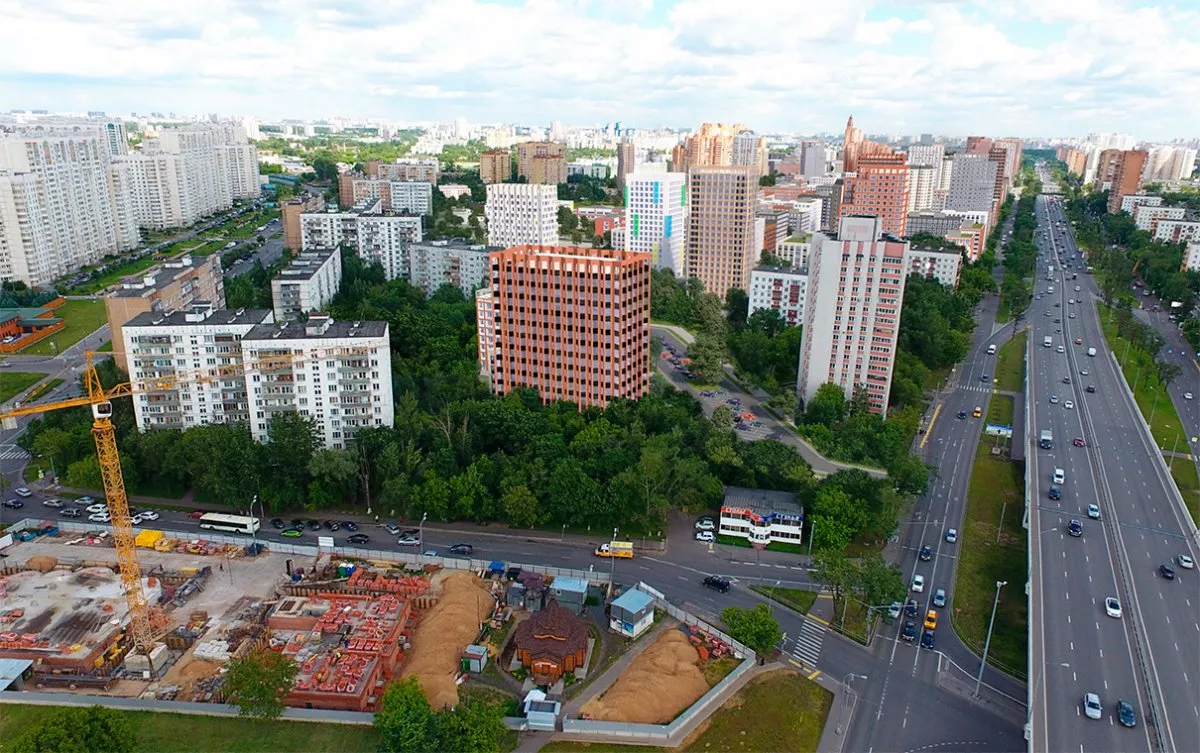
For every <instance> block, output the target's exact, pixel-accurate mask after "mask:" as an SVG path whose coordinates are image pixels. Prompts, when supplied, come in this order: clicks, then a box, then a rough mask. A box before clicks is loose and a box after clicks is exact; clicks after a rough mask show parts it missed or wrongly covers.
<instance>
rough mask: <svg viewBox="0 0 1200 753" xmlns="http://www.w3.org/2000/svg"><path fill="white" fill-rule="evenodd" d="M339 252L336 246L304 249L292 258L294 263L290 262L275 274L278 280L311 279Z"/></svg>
mask: <svg viewBox="0 0 1200 753" xmlns="http://www.w3.org/2000/svg"><path fill="white" fill-rule="evenodd" d="M336 253H339V251H338V249H336V248H322V249H313V250H309V251H302V252H300V253H299V254H297V255H296V258H295V259H292V263H291V264H288V265H287V266H286V267H284V268H283V269H282V270H280V272H279V274H278V275H276V276H275V279H276V280H309V279H312V278H313V277H315V276H316V274H317V273H318V272H320V271H321V268H322V267H324V266H325V265H326V264H327V263H328V262H329V260H330V259H332V258H333V255H334V254H336Z"/></svg>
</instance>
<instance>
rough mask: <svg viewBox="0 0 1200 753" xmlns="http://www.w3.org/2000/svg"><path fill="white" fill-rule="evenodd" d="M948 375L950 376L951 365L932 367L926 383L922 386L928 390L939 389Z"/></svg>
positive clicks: (926, 376) (926, 377)
mask: <svg viewBox="0 0 1200 753" xmlns="http://www.w3.org/2000/svg"><path fill="white" fill-rule="evenodd" d="M948 376H950V367H949V366H946V367H945V368H941V369H930V370H929V373H928V374H926V375H925V384H924V385H922V386H923V387H925V389H927V390H936V389H939V388H940V387H941V386H942V384H944V383H945V381H946V377H948Z"/></svg>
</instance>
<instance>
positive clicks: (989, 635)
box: [975, 580, 1008, 698]
mask: <svg viewBox="0 0 1200 753" xmlns="http://www.w3.org/2000/svg"><path fill="white" fill-rule="evenodd" d="M1007 585H1008V581H1006V580H998V581H996V598H995V599H994V600H993V601H992V618H991V619H990V620H988V631H987V639H986V640H984V642H983V658H982V659H981V660H980V661H979V677H978V678H977V679H976V680H975V697H976V698H978V697H979V687H980V686H981V685H982V684H983V670H984V668H985V667H987V655H988V648H989V647H990V646H991V645H992V626H994V625H995V624H996V607H997V605H999V604H1000V589H1001V588H1003V587H1004V586H1007Z"/></svg>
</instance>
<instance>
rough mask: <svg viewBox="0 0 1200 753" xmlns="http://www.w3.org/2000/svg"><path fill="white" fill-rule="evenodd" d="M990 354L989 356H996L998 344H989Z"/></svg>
mask: <svg viewBox="0 0 1200 753" xmlns="http://www.w3.org/2000/svg"><path fill="white" fill-rule="evenodd" d="M988 355H989V356H994V355H996V346H995V345H989V346H988Z"/></svg>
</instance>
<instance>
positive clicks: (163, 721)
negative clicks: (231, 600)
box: [0, 703, 379, 753]
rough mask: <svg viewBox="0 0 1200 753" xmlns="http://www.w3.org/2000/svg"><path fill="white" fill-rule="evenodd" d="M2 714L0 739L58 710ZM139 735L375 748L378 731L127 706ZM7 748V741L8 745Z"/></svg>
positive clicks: (161, 740) (307, 748) (170, 744)
mask: <svg viewBox="0 0 1200 753" xmlns="http://www.w3.org/2000/svg"><path fill="white" fill-rule="evenodd" d="M2 708H3V710H4V713H0V740H5V741H8V740H11V739H12V738H13V737H14V736H16V735H18V734H20V732H21V731H22V730H24V729H25V728H26V727H28V726H29V725H31V724H34V723H36V722H37V721H39V720H40V719H42V718H44V717H45V716H47V715H49V714H50V713H52V712H53V711H54V710H55V707H53V706H26V705H18V704H11V703H10V704H5V705H4V706H3V707H2ZM120 713H121V714H123V715H125V716H126V717H128V718H129V721H130V723H131V724H132V726H133V728H134V730H135V732H136V734H137V744H136V745H135V746H134V750H135V751H139V752H140V751H145V752H146V753H172V751H179V753H207V752H208V751H212V752H213V753H218V752H220V753H257V752H258V751H263V753H276V752H278V753H284V752H286V751H297V753H300V752H301V751H303V753H310V752H313V751H330V752H331V753H334V752H337V753H341V752H342V751H347V752H350V751H362V752H363V753H368V752H369V751H375V750H376V748H377V746H378V745H379V735H378V734H377V733H376V732H375V729H374V728H372V727H365V726H359V725H347V724H314V723H311V722H280V721H275V722H264V721H257V720H253V719H234V718H228V717H219V716H193V715H191V714H167V713H157V712H153V711H122V712H120ZM5 747H6V748H7V747H8V746H5Z"/></svg>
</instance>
